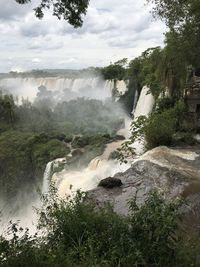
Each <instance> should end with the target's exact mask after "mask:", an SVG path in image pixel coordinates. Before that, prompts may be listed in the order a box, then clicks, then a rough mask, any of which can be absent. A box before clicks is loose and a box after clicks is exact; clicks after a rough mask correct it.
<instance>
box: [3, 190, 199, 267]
mask: <svg viewBox="0 0 200 267" xmlns="http://www.w3.org/2000/svg"><path fill="white" fill-rule="evenodd" d="M129 205H130V215H129V216H128V217H122V216H120V215H117V214H116V213H114V212H113V209H112V208H111V206H105V207H103V208H98V209H97V208H96V206H94V204H93V202H91V200H89V199H87V197H86V196H85V194H84V193H80V192H78V193H77V195H76V196H75V198H74V199H71V200H69V199H67V200H59V199H58V198H57V196H56V193H55V192H53V194H52V195H51V196H49V199H48V198H45V199H44V206H43V208H42V210H41V211H40V224H39V228H40V230H42V231H44V232H45V236H43V237H40V238H39V237H37V236H34V237H31V236H29V235H28V233H27V232H25V233H24V235H22V236H21V237H19V232H18V229H19V228H17V226H16V225H12V227H11V230H12V233H13V234H14V235H13V238H11V239H9V240H5V239H4V238H2V237H1V238H0V260H1V266H2V267H8V266H9V267H18V266H20V267H35V266H39V267H40V266H41V267H47V266H57V267H60V266H63V267H64V266H72V267H73V266H76V267H78V266H81V267H86V266H87V267H92V266H105V267H116V266H121V267H129V266H133V267H137V266H140V267H147V266H148V267H150V266H151V267H172V266H173V267H188V266H192V263H193V262H192V260H191V259H193V257H194V254H193V255H192V253H191V256H188V258H187V261H186V259H185V255H184V253H183V252H182V246H180V243H179V240H178V238H176V237H177V235H176V233H177V232H176V231H177V227H178V223H177V218H178V217H177V213H178V207H179V202H171V203H166V202H165V201H164V199H163V198H162V197H161V196H160V195H159V194H158V193H156V192H153V193H151V194H150V196H149V197H148V198H147V200H146V201H145V204H144V205H143V206H141V207H140V206H138V205H137V204H136V201H135V199H133V200H131V201H130V202H129ZM179 255H181V256H180V257H179ZM187 255H188V254H187ZM185 262H187V265H185ZM198 263H199V262H198ZM198 263H197V265H196V266H199V265H198ZM193 266H195V265H193Z"/></svg>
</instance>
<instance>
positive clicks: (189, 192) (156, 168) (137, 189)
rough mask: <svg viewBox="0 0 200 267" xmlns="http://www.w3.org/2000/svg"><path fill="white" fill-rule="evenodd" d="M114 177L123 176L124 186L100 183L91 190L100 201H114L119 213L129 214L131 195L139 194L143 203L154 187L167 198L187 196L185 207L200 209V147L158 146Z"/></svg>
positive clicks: (115, 208) (138, 198)
mask: <svg viewBox="0 0 200 267" xmlns="http://www.w3.org/2000/svg"><path fill="white" fill-rule="evenodd" d="M114 178H117V179H120V180H121V182H122V186H121V187H116V188H112V189H106V188H103V187H98V188H96V189H94V190H91V191H90V192H89V197H91V198H92V199H94V200H95V201H96V203H97V205H103V204H104V203H106V202H110V203H111V204H112V205H113V207H114V210H115V211H116V212H117V213H119V214H123V215H126V214H127V213H128V204H127V202H128V200H129V199H131V198H133V197H135V198H136V201H137V203H138V204H142V203H143V202H144V201H145V198H146V197H147V195H148V193H149V192H150V191H151V190H152V189H158V190H159V191H160V192H161V193H162V194H163V196H165V197H166V199H167V200H170V199H172V198H176V197H177V196H183V197H184V198H185V199H186V200H187V205H185V210H186V209H187V210H188V211H192V210H193V211H194V210H195V212H196V210H197V209H198V207H199V204H200V147H195V148H188V149H186V148H184V149H169V148H167V147H157V148H155V149H153V150H151V151H148V152H147V153H145V154H144V155H143V156H141V157H140V158H139V159H137V160H136V161H135V162H134V163H133V164H132V167H131V168H129V169H128V170H127V171H126V172H124V173H118V174H116V175H115V177H114ZM197 213H198V212H197ZM199 214H200V209H199Z"/></svg>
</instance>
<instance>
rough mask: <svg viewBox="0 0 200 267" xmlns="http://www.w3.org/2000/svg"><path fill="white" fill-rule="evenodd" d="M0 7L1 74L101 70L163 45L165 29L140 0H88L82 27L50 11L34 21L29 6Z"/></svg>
mask: <svg viewBox="0 0 200 267" xmlns="http://www.w3.org/2000/svg"><path fill="white" fill-rule="evenodd" d="M37 1H39V0H34V1H33V2H34V4H35V3H36V2H37ZM0 4H1V7H4V8H1V10H0V35H1V42H0V72H8V71H11V70H18V71H20V70H21V71H24V70H30V69H42V68H61V69H63V68H64V69H65V68H72V69H78V68H85V67H89V66H105V65H107V64H109V63H110V62H113V61H116V60H119V59H121V58H124V57H128V58H129V59H133V58H134V57H136V56H138V55H140V53H141V52H142V51H144V50H145V49H147V48H149V47H153V46H158V45H161V46H162V45H163V39H164V36H163V33H164V31H165V26H164V25H163V24H162V23H161V22H160V21H154V20H153V18H152V16H151V14H150V9H151V8H150V7H149V6H147V5H145V1H143V0H140V1H138V0H123V1H120V0H91V1H90V7H89V9H88V13H87V15H86V16H85V17H84V25H83V27H82V28H80V29H74V28H73V27H71V26H70V25H68V24H67V22H66V21H58V20H57V19H56V18H55V17H53V16H51V14H50V13H48V12H47V13H46V14H45V17H44V19H43V20H41V21H40V20H38V19H37V18H35V17H34V13H33V11H32V9H33V7H34V6H33V4H28V5H23V6H21V5H18V4H16V2H15V0H0Z"/></svg>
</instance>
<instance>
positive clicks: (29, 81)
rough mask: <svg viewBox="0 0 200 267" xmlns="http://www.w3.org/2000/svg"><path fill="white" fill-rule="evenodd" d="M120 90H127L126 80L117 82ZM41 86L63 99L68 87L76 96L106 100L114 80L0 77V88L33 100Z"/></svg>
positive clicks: (96, 78) (110, 93)
mask: <svg viewBox="0 0 200 267" xmlns="http://www.w3.org/2000/svg"><path fill="white" fill-rule="evenodd" d="M117 84H118V85H117V86H118V88H119V91H120V92H122V93H123V92H125V90H126V84H125V82H124V81H118V83H117ZM40 86H44V87H46V89H47V90H49V91H52V92H53V93H54V94H59V98H60V99H62V92H63V91H64V90H66V89H68V90H69V91H71V92H73V93H74V95H75V97H87V98H93V99H99V100H105V99H106V98H109V97H111V96H112V89H113V86H114V82H113V81H105V80H103V79H102V78H100V77H91V78H76V79H70V78H61V77H45V78H30V77H29V78H20V77H17V78H3V79H0V90H4V91H8V92H9V93H11V94H13V95H14V96H19V97H23V98H28V99H29V100H30V101H33V100H34V99H35V97H36V96H37V93H38V88H39V87H40Z"/></svg>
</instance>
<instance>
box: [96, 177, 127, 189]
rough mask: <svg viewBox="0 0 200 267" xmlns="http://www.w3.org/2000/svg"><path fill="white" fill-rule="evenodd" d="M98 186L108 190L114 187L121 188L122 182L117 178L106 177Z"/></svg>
mask: <svg viewBox="0 0 200 267" xmlns="http://www.w3.org/2000/svg"><path fill="white" fill-rule="evenodd" d="M98 186H101V187H104V188H109V189H110V188H114V187H120V186H122V181H121V180H120V179H118V178H113V177H108V178H106V179H103V180H101V181H100V183H99V184H98Z"/></svg>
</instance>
